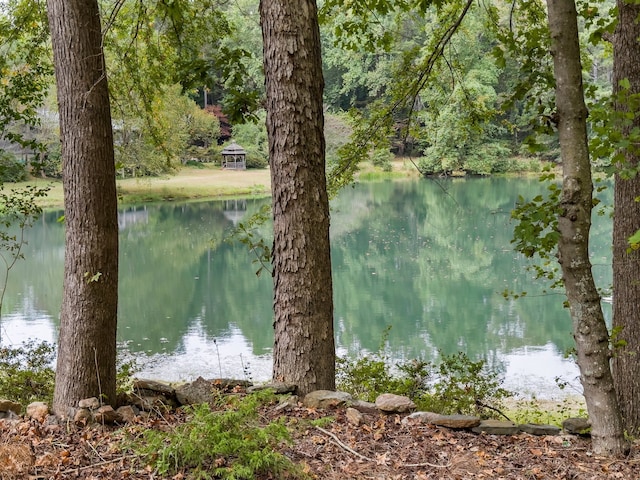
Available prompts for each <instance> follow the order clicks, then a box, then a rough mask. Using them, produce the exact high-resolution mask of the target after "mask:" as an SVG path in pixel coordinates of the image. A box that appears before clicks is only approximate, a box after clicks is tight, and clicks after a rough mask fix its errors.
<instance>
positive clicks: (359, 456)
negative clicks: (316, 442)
mask: <svg viewBox="0 0 640 480" xmlns="http://www.w3.org/2000/svg"><path fill="white" fill-rule="evenodd" d="M316 428H317V429H318V430H320V431H321V432H322V433H324V434H325V435H329V436H330V437H331V438H332V439H333V440H334V441H335V442H336V444H337V445H338V446H339V447H342V448H344V449H345V450H346V451H347V452H350V453H353V454H354V455H355V456H356V457H358V458H361V459H363V460H366V461H368V462H374V461H375V460H373V459H372V458H369V457H365V456H364V455H362V454H361V453H358V452H356V451H355V450H354V449H352V448H351V447H349V446H348V445H345V444H344V443H342V442H341V441H340V439H339V438H338V437H336V436H335V435H334V434H333V433H331V432H329V431H327V430H325V429H324V428H321V427H318V426H317V425H316Z"/></svg>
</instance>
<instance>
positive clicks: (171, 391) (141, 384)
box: [133, 378, 176, 398]
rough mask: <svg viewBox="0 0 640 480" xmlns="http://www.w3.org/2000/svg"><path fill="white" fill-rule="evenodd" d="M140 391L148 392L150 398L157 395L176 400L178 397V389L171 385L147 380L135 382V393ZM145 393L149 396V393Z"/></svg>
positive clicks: (141, 379) (140, 379) (142, 379)
mask: <svg viewBox="0 0 640 480" xmlns="http://www.w3.org/2000/svg"><path fill="white" fill-rule="evenodd" d="M139 390H148V391H149V393H150V394H151V395H150V396H155V395H157V394H160V395H163V396H165V397H173V398H175V396H176V389H175V388H173V387H172V386H171V385H169V384H167V383H163V382H158V381H156V380H146V379H144V378H138V379H136V380H135V382H133V391H134V392H138V391H139ZM144 393H145V394H146V395H149V393H147V392H144ZM141 396H144V395H141Z"/></svg>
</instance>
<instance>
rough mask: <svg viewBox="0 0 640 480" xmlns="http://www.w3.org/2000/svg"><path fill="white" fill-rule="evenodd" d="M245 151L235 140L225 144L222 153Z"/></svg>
mask: <svg viewBox="0 0 640 480" xmlns="http://www.w3.org/2000/svg"><path fill="white" fill-rule="evenodd" d="M246 154H247V152H246V151H245V149H244V148H242V147H241V146H240V145H238V144H237V143H236V142H233V143H230V144H229V145H227V146H226V147H225V148H224V150H222V155H246Z"/></svg>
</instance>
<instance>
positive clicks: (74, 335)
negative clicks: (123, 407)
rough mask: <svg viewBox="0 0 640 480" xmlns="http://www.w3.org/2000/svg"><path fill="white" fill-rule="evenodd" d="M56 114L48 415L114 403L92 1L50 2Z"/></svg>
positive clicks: (111, 279)
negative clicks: (57, 307)
mask: <svg viewBox="0 0 640 480" xmlns="http://www.w3.org/2000/svg"><path fill="white" fill-rule="evenodd" d="M47 10H48V16H49V27H50V30H51V40H52V43H53V59H54V64H55V74H56V82H57V89H58V106H59V110H60V133H61V139H62V159H63V172H62V173H63V188H64V209H65V212H64V215H65V226H66V237H65V262H64V285H63V288H64V292H63V298H62V308H61V312H60V338H59V347H58V363H57V368H56V382H55V392H54V399H53V410H54V412H55V413H56V414H57V415H59V416H63V417H64V416H67V415H68V414H69V413H70V407H76V406H77V403H78V400H80V399H82V398H87V397H93V396H95V397H99V398H101V399H102V400H104V401H105V402H108V403H112V404H114V403H115V401H116V323H117V305H118V218H117V215H118V213H117V199H116V198H117V197H116V186H115V163H114V156H113V133H112V129H111V112H110V108H109V92H108V89H107V78H106V72H105V66H104V57H103V53H102V32H101V26H100V17H99V13H98V4H97V1H96V0H49V1H48V2H47Z"/></svg>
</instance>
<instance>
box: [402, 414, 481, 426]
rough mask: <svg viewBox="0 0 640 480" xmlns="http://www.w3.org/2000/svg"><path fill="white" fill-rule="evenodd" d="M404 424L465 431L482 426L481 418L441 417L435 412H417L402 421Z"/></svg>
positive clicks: (465, 416)
mask: <svg viewBox="0 0 640 480" xmlns="http://www.w3.org/2000/svg"><path fill="white" fill-rule="evenodd" d="M402 423H405V424H409V425H414V424H418V423H427V424H432V425H438V426H440V427H447V428H454V429H463V428H473V427H477V426H478V425H480V418H479V417H473V416H470V415H440V414H439V413H433V412H415V413H412V414H411V415H408V416H407V417H405V418H403V419H402Z"/></svg>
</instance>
